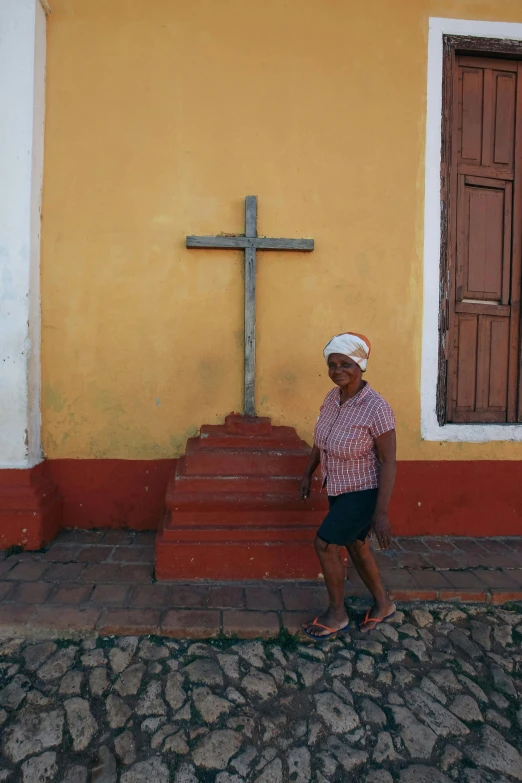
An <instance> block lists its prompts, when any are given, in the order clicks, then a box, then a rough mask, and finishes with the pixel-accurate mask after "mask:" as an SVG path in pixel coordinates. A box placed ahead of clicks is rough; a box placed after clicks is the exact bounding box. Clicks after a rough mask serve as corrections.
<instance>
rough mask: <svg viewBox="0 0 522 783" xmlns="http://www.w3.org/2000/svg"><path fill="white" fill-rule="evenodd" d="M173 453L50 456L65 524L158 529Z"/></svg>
mask: <svg viewBox="0 0 522 783" xmlns="http://www.w3.org/2000/svg"><path fill="white" fill-rule="evenodd" d="M175 464H176V460H175V459H160V460H135V459H56V460H48V461H47V462H46V463H45V465H46V470H47V475H48V476H49V478H50V479H51V480H52V481H53V482H54V483H55V484H56V485H57V486H58V488H59V490H60V494H61V495H62V498H63V520H62V526H63V527H79V528H82V529H84V530H88V529H90V528H100V527H104V528H131V530H157V528H158V525H159V522H160V519H161V516H162V513H163V506H164V503H165V491H166V489H167V481H168V478H169V475H170V473H171V471H172V470H173V468H174V466H175Z"/></svg>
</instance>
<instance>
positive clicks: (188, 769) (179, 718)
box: [0, 603, 522, 783]
mask: <svg viewBox="0 0 522 783" xmlns="http://www.w3.org/2000/svg"><path fill="white" fill-rule="evenodd" d="M140 611H141V610H140ZM187 611H189V614H190V612H191V611H200V612H210V611H217V610H202V609H197V610H196V609H194V610H187ZM226 611H230V612H234V611H238V610H235V609H231V610H226ZM239 611H242V610H239ZM521 640H522V603H521V604H516V605H513V607H512V608H511V609H509V610H506V609H504V608H501V607H498V606H491V605H489V606H488V605H485V604H482V605H469V604H468V605H462V606H460V607H457V606H451V605H448V604H441V603H437V604H409V605H408V607H407V608H406V609H405V610H404V611H399V612H398V613H397V615H396V616H395V617H394V618H393V619H392V620H391V621H390V622H389V623H386V624H383V625H381V626H380V627H379V629H377V630H375V631H372V632H370V633H369V634H366V635H362V634H360V633H359V632H358V631H357V630H356V626H355V625H354V626H353V628H352V630H351V632H350V633H348V634H343V635H342V637H341V638H339V639H332V640H326V641H323V642H310V641H309V642H308V643H306V644H301V643H300V642H299V640H298V639H296V638H295V637H293V636H290V635H289V634H287V633H279V635H278V636H277V637H276V638H275V639H272V640H268V641H264V642H263V641H259V640H255V641H239V640H231V639H227V638H223V637H220V638H217V639H209V640H205V641H201V642H194V641H192V640H186V639H185V640H176V641H175V640H173V639H171V638H165V637H160V636H142V635H133V636H120V637H115V636H95V635H92V634H87V635H86V637H85V638H84V639H83V640H76V641H72V640H66V639H63V638H57V639H55V640H54V641H43V642H42V641H40V642H38V641H35V640H32V639H30V638H27V637H26V636H19V637H12V638H9V639H6V640H4V641H2V642H0V727H1V728H0V781H5V782H6V783H88V781H90V783H150V781H154V783H290V782H291V783H452V781H457V783H461V782H462V783H515V782H516V781H521V780H522V757H521V755H520V751H521V749H522V708H521V697H522V647H521Z"/></svg>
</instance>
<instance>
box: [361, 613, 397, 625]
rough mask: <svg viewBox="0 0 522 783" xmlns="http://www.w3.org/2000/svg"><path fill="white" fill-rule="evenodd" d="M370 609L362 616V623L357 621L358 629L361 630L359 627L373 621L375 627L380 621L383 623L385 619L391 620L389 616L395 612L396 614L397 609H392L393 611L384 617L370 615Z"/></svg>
mask: <svg viewBox="0 0 522 783" xmlns="http://www.w3.org/2000/svg"><path fill="white" fill-rule="evenodd" d="M371 611H372V610H371V609H368V611H367V612H366V617H365V618H364V620H363V621H362V623H359V630H361V628H364V626H365V625H368V623H375V625H374V626H373V627H374V628H376V627H377V626H378V625H379V624H380V623H384V622H385V621H386V620H391V618H392V617H393V616H394V615H395V614H397V609H394V610H393V612H390V614H387V615H386V617H370V612H371Z"/></svg>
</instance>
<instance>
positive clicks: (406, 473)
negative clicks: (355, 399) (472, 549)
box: [0, 460, 522, 549]
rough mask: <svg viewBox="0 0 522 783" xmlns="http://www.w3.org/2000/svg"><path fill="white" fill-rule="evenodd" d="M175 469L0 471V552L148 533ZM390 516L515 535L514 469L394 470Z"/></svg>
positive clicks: (519, 514) (457, 530) (414, 525)
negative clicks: (63, 534)
mask: <svg viewBox="0 0 522 783" xmlns="http://www.w3.org/2000/svg"><path fill="white" fill-rule="evenodd" d="M175 464H176V460H48V461H47V462H45V463H43V464H41V465H38V466H36V467H35V468H33V469H32V470H12V469H9V470H0V549H5V548H7V547H9V546H13V545H24V546H25V547H26V548H27V549H39V548H40V547H41V546H43V544H44V543H46V542H48V541H49V540H51V539H52V537H53V536H54V535H55V534H56V532H57V530H58V529H59V528H60V527H79V528H84V529H88V528H95V527H98V528H103V527H105V528H119V527H121V528H125V527H127V528H131V529H134V530H155V529H157V527H158V525H159V522H160V520H161V518H162V513H163V507H164V503H165V493H166V488H167V482H168V478H169V475H170V474H171V472H172V470H173V468H174V466H175ZM56 489H57V491H56ZM60 497H61V498H62V504H61V506H60V499H59V498H60ZM390 516H391V521H392V526H393V531H394V533H395V535H400V536H415V535H418V536H419V535H433V536H437V535H439V536H440V535H461V536H492V535H495V536H517V535H522V462H512V461H503V462H494V461H489V460H488V461H481V462H447V461H446V462H443V461H439V462H410V461H408V462H399V464H398V470H397V485H396V490H395V495H394V498H393V501H392V507H391V514H390ZM24 531H25V532H24Z"/></svg>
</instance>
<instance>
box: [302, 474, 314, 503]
mask: <svg viewBox="0 0 522 783" xmlns="http://www.w3.org/2000/svg"><path fill="white" fill-rule="evenodd" d="M311 483H312V477H311V476H309V475H308V474H307V473H305V474H304V476H303V478H302V479H301V486H300V489H299V497H300V498H301V500H306V499H307V498H309V497H310V485H311Z"/></svg>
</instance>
